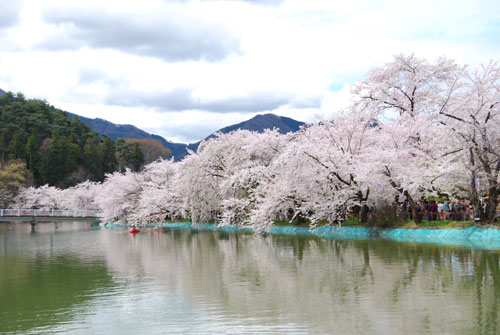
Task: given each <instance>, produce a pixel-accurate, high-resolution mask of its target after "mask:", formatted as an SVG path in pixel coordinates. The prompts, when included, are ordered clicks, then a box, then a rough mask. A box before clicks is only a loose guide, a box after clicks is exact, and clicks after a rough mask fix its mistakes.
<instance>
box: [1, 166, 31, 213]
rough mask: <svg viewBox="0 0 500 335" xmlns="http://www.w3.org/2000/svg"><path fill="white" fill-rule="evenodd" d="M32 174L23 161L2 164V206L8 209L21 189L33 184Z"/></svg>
mask: <svg viewBox="0 0 500 335" xmlns="http://www.w3.org/2000/svg"><path fill="white" fill-rule="evenodd" d="M31 177H32V176H31V173H30V172H29V170H28V169H27V168H26V163H24V162H23V161H22V160H10V161H8V162H6V163H1V162H0V206H1V208H5V207H7V205H8V204H9V202H10V200H11V199H12V198H13V195H14V194H15V193H16V192H17V190H18V189H19V188H20V187H25V186H27V185H29V184H30V183H31V179H32V178H31Z"/></svg>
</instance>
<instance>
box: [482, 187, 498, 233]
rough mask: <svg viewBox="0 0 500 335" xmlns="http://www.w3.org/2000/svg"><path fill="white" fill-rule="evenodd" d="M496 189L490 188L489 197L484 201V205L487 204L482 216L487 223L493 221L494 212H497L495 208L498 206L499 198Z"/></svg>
mask: <svg viewBox="0 0 500 335" xmlns="http://www.w3.org/2000/svg"><path fill="white" fill-rule="evenodd" d="M498 191H499V190H498V187H490V190H489V192H488V193H489V197H488V199H487V201H486V204H487V209H486V211H485V213H484V216H485V219H486V221H487V223H490V224H491V223H493V221H494V220H495V215H496V211H497V206H498V196H499V192H498Z"/></svg>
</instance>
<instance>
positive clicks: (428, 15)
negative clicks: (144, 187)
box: [0, 0, 500, 142]
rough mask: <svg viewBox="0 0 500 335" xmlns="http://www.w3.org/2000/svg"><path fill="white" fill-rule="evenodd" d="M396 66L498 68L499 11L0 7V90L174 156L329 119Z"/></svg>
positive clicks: (144, 0)
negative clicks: (265, 116) (276, 120)
mask: <svg viewBox="0 0 500 335" xmlns="http://www.w3.org/2000/svg"><path fill="white" fill-rule="evenodd" d="M399 53H415V55H416V56H417V57H421V58H428V59H430V60H434V59H435V58H437V57H439V56H446V57H449V58H452V59H454V60H456V61H457V62H458V63H459V64H463V65H465V64H469V65H471V66H477V65H478V64H480V63H487V62H489V61H490V60H500V2H498V0H491V1H490V0H469V1H461V0H455V1H440V0H432V1H431V0H420V1H411V2H410V1H401V0H389V1H368V0H352V1H333V0H325V1H319V0H318V1H317V0H282V1H280V0H253V1H251V0H247V1H242V0H192V1H190V0H141V1H137V0H134V1H128V0H120V1H114V0H44V1H40V0H24V1H22V0H3V1H0V88H2V89H3V90H5V91H13V92H18V91H20V92H23V93H24V94H25V95H26V96H27V97H28V98H41V99H45V100H47V101H48V102H49V103H50V104H52V105H54V106H56V107H58V108H61V109H64V110H67V111H69V112H73V113H76V114H80V115H83V116H87V117H93V118H94V117H100V118H104V119H107V120H109V121H112V122H114V123H121V124H133V125H135V126H137V127H139V128H141V129H144V130H146V131H149V132H151V133H155V134H159V135H162V136H164V137H165V138H167V139H169V140H172V141H176V142H194V141H198V140H200V139H202V138H204V137H206V136H207V135H209V134H210V133H212V132H213V131H215V130H217V129H219V128H221V127H224V126H227V125H230V124H233V123H237V122H241V121H243V120H246V119H249V118H251V117H253V116H254V115H256V114H259V113H260V114H261V113H268V112H272V113H275V114H278V115H283V116H289V117H293V118H295V119H297V120H301V121H306V122H307V121H313V120H314V119H315V116H316V115H318V114H319V115H328V114H331V113H332V112H335V110H337V109H338V108H339V107H341V106H342V105H345V104H346V103H347V101H348V96H349V95H348V94H349V89H350V87H351V85H353V84H354V83H355V82H356V80H360V79H363V77H364V76H365V75H366V73H367V71H368V70H369V69H370V68H373V67H375V66H382V65H383V64H385V63H387V62H389V61H391V59H392V56H393V55H395V54H399Z"/></svg>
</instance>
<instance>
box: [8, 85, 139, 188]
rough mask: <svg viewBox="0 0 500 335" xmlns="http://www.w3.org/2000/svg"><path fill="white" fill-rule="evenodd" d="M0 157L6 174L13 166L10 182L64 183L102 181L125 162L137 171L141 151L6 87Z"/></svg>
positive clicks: (62, 184) (61, 184) (61, 185)
mask: <svg viewBox="0 0 500 335" xmlns="http://www.w3.org/2000/svg"><path fill="white" fill-rule="evenodd" d="M0 162H1V164H0V175H2V176H3V179H5V180H8V179H9V177H8V175H9V174H8V173H7V172H6V171H12V170H13V169H12V167H13V166H15V167H16V169H15V171H16V176H17V179H16V180H18V182H17V183H13V184H12V183H11V184H12V185H14V184H15V185H19V184H23V183H24V184H31V183H32V184H34V185H44V184H49V185H53V186H58V187H63V188H64V187H68V186H72V185H75V184H77V183H79V182H82V181H85V180H91V181H102V180H104V176H105V174H106V173H110V172H113V171H117V170H125V168H127V167H128V168H131V169H132V170H134V171H138V170H139V169H140V167H141V166H142V165H143V163H144V154H143V152H142V151H141V148H140V144H139V143H131V142H127V141H125V140H121V141H113V140H112V139H110V138H109V137H103V138H102V137H100V136H99V135H98V134H97V133H96V132H94V131H92V130H91V129H90V127H89V126H88V125H87V124H85V123H84V122H82V121H80V120H79V119H77V118H70V117H68V116H67V115H66V113H65V112H64V111H62V110H59V109H57V108H54V107H53V106H51V105H49V104H48V103H47V102H45V101H42V100H37V99H26V98H25V97H24V96H23V95H22V94H21V93H18V94H13V93H11V92H7V93H5V94H4V95H2V96H0ZM19 164H21V166H19ZM23 166H24V169H23ZM21 175H22V178H20V176H21ZM3 184H5V185H7V184H6V183H3V182H1V180H0V188H3V189H6V188H7V187H6V186H5V185H3ZM2 185H3V186H5V187H2Z"/></svg>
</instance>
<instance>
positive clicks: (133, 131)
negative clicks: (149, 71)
mask: <svg viewBox="0 0 500 335" xmlns="http://www.w3.org/2000/svg"><path fill="white" fill-rule="evenodd" d="M66 114H67V115H68V116H69V117H71V118H79V119H80V120H81V121H83V122H85V123H86V124H88V125H89V126H90V128H91V129H92V130H93V131H95V132H97V133H99V134H101V135H106V136H108V137H110V138H111V139H113V140H117V139H119V138H135V139H138V140H141V139H144V138H152V139H155V140H158V141H160V143H161V144H162V145H163V146H164V147H165V148H167V149H169V150H170V151H171V152H172V155H173V156H174V157H176V158H177V157H184V156H185V155H186V153H187V151H186V147H187V145H186V144H184V143H173V142H170V141H167V140H166V139H164V138H163V137H161V136H158V135H154V134H150V133H148V132H145V131H144V130H142V129H139V128H137V127H136V126H132V125H130V124H115V123H113V122H109V121H107V120H104V119H100V118H96V119H90V118H87V117H84V116H80V115H76V114H72V113H69V112H66Z"/></svg>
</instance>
